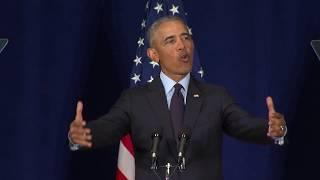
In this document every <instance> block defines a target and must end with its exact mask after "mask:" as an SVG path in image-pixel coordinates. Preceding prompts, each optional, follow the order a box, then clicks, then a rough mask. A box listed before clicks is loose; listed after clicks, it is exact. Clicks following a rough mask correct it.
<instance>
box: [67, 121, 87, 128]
mask: <svg viewBox="0 0 320 180" xmlns="http://www.w3.org/2000/svg"><path fill="white" fill-rule="evenodd" d="M83 122H85V121H77V120H74V121H72V122H71V124H70V128H71V127H83V126H84V125H85V124H84V123H83Z"/></svg>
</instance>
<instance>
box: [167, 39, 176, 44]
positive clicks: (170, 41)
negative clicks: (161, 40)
mask: <svg viewBox="0 0 320 180" xmlns="http://www.w3.org/2000/svg"><path fill="white" fill-rule="evenodd" d="M175 42H176V40H175V39H168V40H166V44H174V43H175Z"/></svg>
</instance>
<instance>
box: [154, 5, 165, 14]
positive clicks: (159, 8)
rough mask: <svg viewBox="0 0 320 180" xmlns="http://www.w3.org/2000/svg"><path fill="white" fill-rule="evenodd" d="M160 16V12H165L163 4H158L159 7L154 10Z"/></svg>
mask: <svg viewBox="0 0 320 180" xmlns="http://www.w3.org/2000/svg"><path fill="white" fill-rule="evenodd" d="M153 9H154V10H156V11H157V13H158V14H159V12H160V11H163V9H162V4H159V3H157V6H156V7H154V8H153Z"/></svg>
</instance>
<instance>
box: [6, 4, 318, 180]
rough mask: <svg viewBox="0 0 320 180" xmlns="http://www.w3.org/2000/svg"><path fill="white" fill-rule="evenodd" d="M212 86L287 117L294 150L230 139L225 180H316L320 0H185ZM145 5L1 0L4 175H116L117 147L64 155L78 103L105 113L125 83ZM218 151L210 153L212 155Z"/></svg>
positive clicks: (253, 107) (262, 112) (26, 178)
mask: <svg viewBox="0 0 320 180" xmlns="http://www.w3.org/2000/svg"><path fill="white" fill-rule="evenodd" d="M184 3H185V10H186V11H187V12H188V13H189V17H188V20H189V22H190V24H191V25H192V27H193V29H192V31H193V34H194V39H195V43H196V46H197V49H198V51H199V54H200V58H201V62H202V65H203V67H204V70H205V72H206V74H205V78H206V80H207V81H208V82H211V83H216V84H220V85H223V86H225V87H226V88H228V89H229V91H230V92H231V93H232V94H233V95H234V96H235V98H236V99H237V100H238V102H239V103H240V104H241V105H242V106H243V107H244V108H246V109H247V110H248V111H249V112H251V113H253V114H256V115H258V116H264V117H266V113H267V111H266V110H267V109H266V105H265V97H266V96H267V95H271V96H272V97H273V98H274V101H275V104H276V109H277V110H278V111H279V112H282V113H284V114H285V116H286V119H287V123H288V128H289V133H288V138H289V144H288V146H286V147H276V146H258V145H252V144H246V143H243V142H239V141H237V140H234V139H231V138H229V137H226V141H225V145H224V155H223V159H224V175H225V179H226V180H234V179H237V180H248V179H252V180H257V179H259V180H271V179H272V180H283V179H285V180H301V179H319V177H320V175H319V170H318V168H319V159H320V155H319V152H320V148H319V139H318V137H319V133H318V132H319V127H320V121H319V120H320V119H319V107H320V96H319V93H320V84H319V78H320V62H319V61H318V60H317V59H316V56H315V55H314V53H313V51H312V49H311V48H310V45H309V44H310V40H311V39H320V10H319V8H320V1H319V0H282V1H279V0H262V1H254V0H247V1H239V0H197V1H192V0H185V1H184ZM144 6H145V1H132V0H122V1H119V0H69V1H65V0H55V1H50V0H47V1H43V0H28V1H19V0H0V38H9V40H10V42H9V44H8V46H7V47H6V49H5V50H4V51H3V52H2V54H0V83H1V86H0V119H1V126H0V127H1V128H0V135H1V136H0V137H1V148H0V179H1V180H16V179H17V180H18V179H19V180H20V179H23V180H44V179H45V180H58V179H59V180H64V179H65V180H67V179H68V180H73V179H74V180H82V179H83V180H84V179H86V180H87V179H103V180H106V179H113V178H114V171H115V167H116V158H117V147H118V144H115V145H113V146H112V147H109V148H106V149H101V150H96V151H90V152H73V153H71V152H70V151H69V150H68V146H67V143H68V142H67V138H66V137H67V132H68V128H69V124H70V122H71V121H72V119H73V117H74V115H75V106H76V101H77V100H78V99H81V100H83V101H84V104H85V112H84V113H85V117H86V119H88V120H92V119H95V118H97V117H99V116H100V115H102V114H103V113H105V112H107V111H108V109H109V107H110V106H111V105H112V104H113V103H114V102H115V100H116V99H117V97H118V96H119V94H120V92H121V90H123V89H124V88H127V87H128V86H129V81H130V80H129V74H130V72H131V65H132V60H133V59H134V58H135V51H136V46H137V44H136V42H137V38H138V34H139V30H140V23H141V21H142V18H143V15H144ZM213 153H214V152H213Z"/></svg>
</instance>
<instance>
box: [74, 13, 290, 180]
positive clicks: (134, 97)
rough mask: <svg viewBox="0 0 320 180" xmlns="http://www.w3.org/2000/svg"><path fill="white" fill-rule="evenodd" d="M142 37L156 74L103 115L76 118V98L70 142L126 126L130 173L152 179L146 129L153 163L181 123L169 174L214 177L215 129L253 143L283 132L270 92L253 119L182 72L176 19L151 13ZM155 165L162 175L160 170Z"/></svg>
mask: <svg viewBox="0 0 320 180" xmlns="http://www.w3.org/2000/svg"><path fill="white" fill-rule="evenodd" d="M148 36H149V44H150V48H149V49H148V56H149V57H150V58H151V59H152V60H153V61H155V62H157V63H159V64H160V67H161V73H160V76H159V77H158V78H156V79H155V80H154V81H153V82H152V83H150V84H148V85H145V86H141V87H136V88H132V89H128V90H126V91H124V92H123V93H122V95H121V97H120V98H119V100H118V101H117V102H116V104H115V105H114V106H113V107H112V108H111V110H110V111H109V112H108V113H107V114H106V115H104V116H103V117H101V118H99V119H98V120H96V121H92V122H89V123H88V124H86V122H85V121H84V120H83V118H82V110H83V105H82V103H81V102H78V104H77V112H76V117H75V119H74V121H73V122H72V123H71V125H70V131H69V138H70V141H71V142H72V143H73V144H76V145H78V146H81V147H84V148H96V147H101V146H107V145H109V144H112V143H114V142H117V141H119V139H120V137H121V136H123V135H124V134H126V133H131V136H132V140H133V145H134V150H135V167H136V173H135V177H136V179H138V180H141V179H146V180H151V179H157V176H156V175H155V174H154V172H152V171H151V170H150V165H151V157H150V147H151V145H152V138H151V135H152V134H153V133H154V132H155V131H157V132H159V133H160V134H161V136H162V140H161V141H160V144H159V150H158V155H159V159H158V164H159V165H165V164H166V163H168V162H169V163H171V164H176V160H177V154H178V152H177V151H178V150H177V145H178V137H177V136H178V134H179V131H180V130H181V129H183V128H185V127H187V128H188V129H189V130H190V131H191V132H192V134H191V135H190V136H191V137H190V139H189V143H188V147H187V150H186V154H185V162H186V170H184V171H183V172H180V171H176V172H175V173H174V174H172V179H190V180H195V179H202V180H205V179H208V180H209V179H210V180H221V179H223V177H222V170H221V168H222V165H221V146H222V140H223V132H225V133H227V134H228V135H230V136H233V137H236V138H238V139H241V140H245V141H249V142H253V143H261V144H267V143H271V142H272V141H274V140H279V139H281V138H283V137H284V135H285V133H286V128H285V121H284V117H283V116H282V115H281V114H280V113H277V112H276V111H275V109H274V105H273V102H272V99H271V97H267V99H266V101H267V106H268V110H269V114H268V120H265V119H260V118H254V117H251V116H250V115H249V114H248V113H246V112H245V111H244V110H242V109H241V108H240V107H239V106H238V105H237V104H236V103H235V101H234V100H233V99H232V97H231V96H230V95H229V94H228V93H227V91H226V90H225V89H224V88H222V87H219V86H216V85H211V84H207V83H204V82H199V81H197V80H195V79H193V78H192V77H191V76H190V72H191V69H192V62H193V49H194V44H193V40H192V37H191V35H190V34H189V33H188V29H187V27H186V25H185V23H184V22H183V21H182V20H181V19H179V18H177V17H164V18H161V19H159V20H158V21H156V22H155V23H154V24H153V25H152V26H151V27H150V28H149V31H148ZM179 104H180V105H179ZM181 107H182V108H181ZM158 172H159V174H160V175H161V176H162V175H164V174H165V173H164V170H162V169H159V171H158ZM163 178H164V177H161V179H163Z"/></svg>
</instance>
